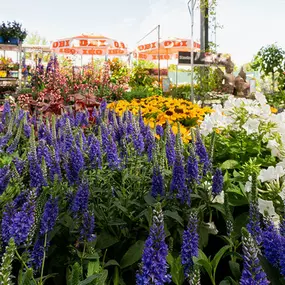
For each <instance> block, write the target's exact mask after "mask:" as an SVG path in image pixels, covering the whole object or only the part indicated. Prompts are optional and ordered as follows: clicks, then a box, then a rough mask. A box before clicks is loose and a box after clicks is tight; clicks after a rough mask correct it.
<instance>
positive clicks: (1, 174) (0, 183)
mask: <svg viewBox="0 0 285 285" xmlns="http://www.w3.org/2000/svg"><path fill="white" fill-rule="evenodd" d="M10 178H11V173H10V170H9V167H8V166H7V165H6V166H4V167H3V168H0V195H1V194H2V193H3V192H4V191H5V190H6V188H7V186H8V184H9V181H10Z"/></svg>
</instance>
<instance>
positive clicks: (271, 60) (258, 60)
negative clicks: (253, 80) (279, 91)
mask: <svg viewBox="0 0 285 285" xmlns="http://www.w3.org/2000/svg"><path fill="white" fill-rule="evenodd" d="M251 66H252V68H253V70H256V71H259V72H261V75H262V77H263V78H264V77H265V76H271V78H272V91H273V92H274V90H275V83H276V80H278V82H279V86H278V87H279V88H280V87H281V88H283V87H284V86H281V81H282V80H281V79H282V78H283V77H284V75H283V72H284V71H285V51H284V50H283V49H282V48H281V47H278V46H277V45H276V44H272V45H269V46H266V47H262V48H261V49H260V50H259V51H258V53H257V54H256V56H255V57H254V59H253V61H252V63H251Z"/></svg>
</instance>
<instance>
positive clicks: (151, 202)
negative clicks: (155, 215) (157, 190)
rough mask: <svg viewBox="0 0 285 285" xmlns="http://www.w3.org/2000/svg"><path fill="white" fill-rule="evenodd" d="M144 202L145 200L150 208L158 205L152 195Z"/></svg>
mask: <svg viewBox="0 0 285 285" xmlns="http://www.w3.org/2000/svg"><path fill="white" fill-rule="evenodd" d="M144 200H145V202H146V203H147V204H148V205H150V206H152V205H153V204H155V203H156V200H155V198H153V197H152V196H151V195H150V193H149V194H147V195H145V196H144Z"/></svg>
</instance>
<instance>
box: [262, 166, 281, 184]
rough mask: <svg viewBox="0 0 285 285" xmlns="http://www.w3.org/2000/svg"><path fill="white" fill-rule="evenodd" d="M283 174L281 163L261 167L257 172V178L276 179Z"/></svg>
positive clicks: (263, 180)
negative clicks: (264, 167) (265, 167)
mask: <svg viewBox="0 0 285 285" xmlns="http://www.w3.org/2000/svg"><path fill="white" fill-rule="evenodd" d="M284 174H285V171H284V168H283V167H282V166H281V165H278V166H276V167H274V166H269V167H268V168H267V169H262V170H261V171H260V173H259V176H258V179H259V180H260V181H261V182H266V181H273V180H278V179H279V178H280V177H282V176H283V175H284Z"/></svg>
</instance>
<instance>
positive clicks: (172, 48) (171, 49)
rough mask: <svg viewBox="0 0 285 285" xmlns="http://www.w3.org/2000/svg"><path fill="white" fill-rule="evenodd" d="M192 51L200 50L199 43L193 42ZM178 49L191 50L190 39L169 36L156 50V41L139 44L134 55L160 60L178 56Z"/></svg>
mask: <svg viewBox="0 0 285 285" xmlns="http://www.w3.org/2000/svg"><path fill="white" fill-rule="evenodd" d="M193 46H194V51H199V50H200V44H199V43H197V42H194V43H193ZM179 51H191V40H189V39H181V38H170V39H166V40H163V41H161V42H160V47H159V52H158V42H152V43H148V44H143V45H139V46H138V47H137V48H136V50H135V51H134V57H135V58H136V57H138V58H140V59H145V60H158V54H159V59H160V60H169V59H175V58H177V57H178V52H179Z"/></svg>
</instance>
